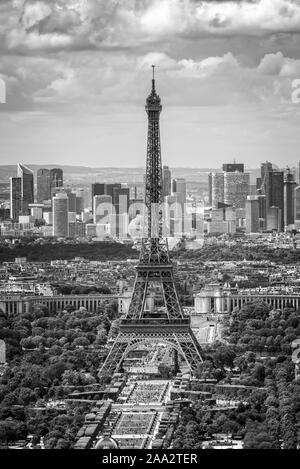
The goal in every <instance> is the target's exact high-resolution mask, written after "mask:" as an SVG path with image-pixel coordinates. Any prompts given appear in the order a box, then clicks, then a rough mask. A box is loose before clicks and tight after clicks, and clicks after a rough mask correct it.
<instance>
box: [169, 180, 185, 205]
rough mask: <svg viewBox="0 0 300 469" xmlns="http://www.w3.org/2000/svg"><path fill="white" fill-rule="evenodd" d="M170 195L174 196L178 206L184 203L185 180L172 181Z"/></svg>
mask: <svg viewBox="0 0 300 469" xmlns="http://www.w3.org/2000/svg"><path fill="white" fill-rule="evenodd" d="M172 195H174V196H176V198H177V202H179V203H180V204H182V205H184V204H185V203H186V180H185V179H184V178H176V179H172Z"/></svg>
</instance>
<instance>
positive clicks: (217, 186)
mask: <svg viewBox="0 0 300 469" xmlns="http://www.w3.org/2000/svg"><path fill="white" fill-rule="evenodd" d="M223 203H224V173H212V175H211V205H212V208H213V209H216V208H218V207H219V204H223Z"/></svg>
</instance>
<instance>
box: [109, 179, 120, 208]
mask: <svg viewBox="0 0 300 469" xmlns="http://www.w3.org/2000/svg"><path fill="white" fill-rule="evenodd" d="M121 187H122V185H121V184H120V183H117V182H114V183H112V184H106V192H105V195H110V196H111V199H112V203H113V205H115V204H116V201H115V195H114V194H115V192H114V191H115V189H121ZM116 194H117V193H116Z"/></svg>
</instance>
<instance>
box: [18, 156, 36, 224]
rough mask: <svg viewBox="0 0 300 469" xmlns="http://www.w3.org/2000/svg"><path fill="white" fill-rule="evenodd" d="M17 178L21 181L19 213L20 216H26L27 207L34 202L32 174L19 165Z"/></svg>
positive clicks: (27, 212)
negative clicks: (20, 213) (20, 212)
mask: <svg viewBox="0 0 300 469" xmlns="http://www.w3.org/2000/svg"><path fill="white" fill-rule="evenodd" d="M17 176H18V177H19V178H20V179H21V211H22V215H28V214H29V212H30V210H29V207H28V205H29V204H33V202H34V179H33V172H32V171H31V170H30V169H28V168H26V166H24V165H21V164H20V163H19V164H18V166H17Z"/></svg>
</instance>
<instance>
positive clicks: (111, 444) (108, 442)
mask: <svg viewBox="0 0 300 469" xmlns="http://www.w3.org/2000/svg"><path fill="white" fill-rule="evenodd" d="M118 448H119V445H118V443H117V441H116V440H115V439H114V438H112V437H111V436H108V435H105V436H103V437H101V438H100V440H99V441H98V442H97V443H96V446H95V448H94V449H118Z"/></svg>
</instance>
